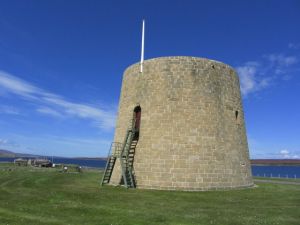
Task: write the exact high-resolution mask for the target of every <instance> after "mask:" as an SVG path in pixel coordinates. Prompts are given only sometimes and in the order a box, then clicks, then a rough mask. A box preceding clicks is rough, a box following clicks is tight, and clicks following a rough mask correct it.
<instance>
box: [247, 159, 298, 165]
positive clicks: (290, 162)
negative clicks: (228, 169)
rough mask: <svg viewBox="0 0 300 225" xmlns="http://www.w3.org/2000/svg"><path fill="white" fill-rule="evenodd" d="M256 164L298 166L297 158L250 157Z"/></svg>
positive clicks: (252, 163)
mask: <svg viewBox="0 0 300 225" xmlns="http://www.w3.org/2000/svg"><path fill="white" fill-rule="evenodd" d="M250 161H251V165H256V166H300V160H299V159H251V160H250Z"/></svg>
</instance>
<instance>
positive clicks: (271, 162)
mask: <svg viewBox="0 0 300 225" xmlns="http://www.w3.org/2000/svg"><path fill="white" fill-rule="evenodd" d="M45 157H46V158H52V156H40V155H27V154H24V155H22V154H20V153H17V154H8V153H4V154H3V153H1V152H0V158H45ZM53 158H54V159H56V158H66V159H77V160H106V159H107V158H106V157H61V156H53ZM250 161H251V165H255V166H300V159H251V160H250Z"/></svg>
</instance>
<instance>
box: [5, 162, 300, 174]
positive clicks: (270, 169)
mask: <svg viewBox="0 0 300 225" xmlns="http://www.w3.org/2000/svg"><path fill="white" fill-rule="evenodd" d="M14 159H15V158H0V162H13V161H14ZM53 162H54V163H64V164H76V165H80V166H87V167H95V168H104V167H105V164H106V160H103V159H72V158H54V159H53ZM252 175H253V176H258V177H284V178H300V166H252Z"/></svg>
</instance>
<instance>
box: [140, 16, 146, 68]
mask: <svg viewBox="0 0 300 225" xmlns="http://www.w3.org/2000/svg"><path fill="white" fill-rule="evenodd" d="M144 41H145V20H143V30H142V51H141V70H140V72H141V73H142V72H143V63H144Z"/></svg>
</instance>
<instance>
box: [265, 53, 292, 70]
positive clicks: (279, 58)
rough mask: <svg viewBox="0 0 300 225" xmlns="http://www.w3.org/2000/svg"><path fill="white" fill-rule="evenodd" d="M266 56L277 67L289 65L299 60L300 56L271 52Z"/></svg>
mask: <svg viewBox="0 0 300 225" xmlns="http://www.w3.org/2000/svg"><path fill="white" fill-rule="evenodd" d="M265 57H266V58H267V59H268V60H269V61H270V62H271V63H272V64H273V65H274V66H275V67H289V66H291V65H293V64H296V63H297V62H298V58H297V57H295V56H285V55H283V54H269V55H265Z"/></svg>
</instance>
